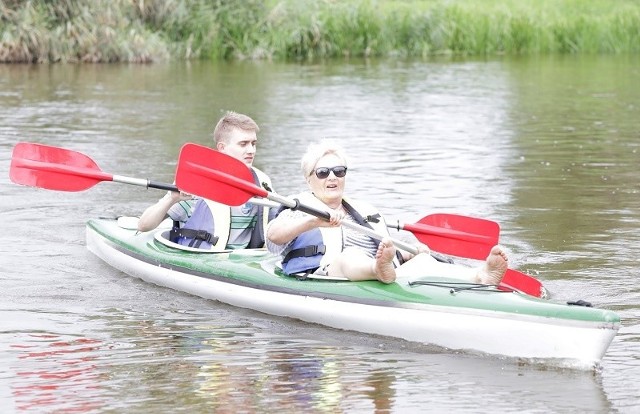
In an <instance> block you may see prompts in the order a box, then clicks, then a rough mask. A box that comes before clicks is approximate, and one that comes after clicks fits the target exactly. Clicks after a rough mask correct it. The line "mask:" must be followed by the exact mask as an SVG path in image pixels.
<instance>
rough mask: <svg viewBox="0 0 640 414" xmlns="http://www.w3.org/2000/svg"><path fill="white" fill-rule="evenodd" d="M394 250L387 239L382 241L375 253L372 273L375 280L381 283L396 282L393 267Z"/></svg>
mask: <svg viewBox="0 0 640 414" xmlns="http://www.w3.org/2000/svg"><path fill="white" fill-rule="evenodd" d="M395 255H396V248H395V246H394V245H393V243H392V242H391V240H389V239H388V238H385V239H382V241H381V242H380V244H379V245H378V251H377V252H376V263H375V266H374V271H375V273H376V278H377V279H378V280H379V281H381V282H382V283H393V282H395V280H396V269H395V267H394V266H393V258H394V257H395Z"/></svg>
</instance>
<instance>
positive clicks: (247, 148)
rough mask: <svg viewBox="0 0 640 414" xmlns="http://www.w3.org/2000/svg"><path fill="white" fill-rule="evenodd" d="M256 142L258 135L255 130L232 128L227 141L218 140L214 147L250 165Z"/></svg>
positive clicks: (254, 153)
mask: <svg viewBox="0 0 640 414" xmlns="http://www.w3.org/2000/svg"><path fill="white" fill-rule="evenodd" d="M257 142H258V137H257V136H256V133H255V131H245V130H243V129H240V128H233V129H232V130H231V134H230V138H229V142H219V143H218V145H217V146H216V148H217V150H218V151H220V152H222V153H225V154H227V155H230V156H232V157H233V158H235V159H237V160H240V161H242V162H244V163H245V164H246V165H247V166H249V167H250V166H251V164H253V159H254V158H255V156H256V144H257Z"/></svg>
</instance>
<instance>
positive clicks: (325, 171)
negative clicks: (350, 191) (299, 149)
mask: <svg viewBox="0 0 640 414" xmlns="http://www.w3.org/2000/svg"><path fill="white" fill-rule="evenodd" d="M331 171H333V175H335V176H336V177H338V178H342V177H344V176H345V175H347V167H342V166H340V167H331V168H327V167H320V168H316V169H315V173H316V177H318V178H319V179H321V180H324V179H325V178H327V177H328V176H329V173H331ZM311 173H312V174H313V171H312V172H311Z"/></svg>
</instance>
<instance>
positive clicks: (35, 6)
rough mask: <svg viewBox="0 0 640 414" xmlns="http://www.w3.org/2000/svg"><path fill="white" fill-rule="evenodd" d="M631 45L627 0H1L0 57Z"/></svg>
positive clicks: (315, 54)
mask: <svg viewBox="0 0 640 414" xmlns="http://www.w3.org/2000/svg"><path fill="white" fill-rule="evenodd" d="M639 51H640V3H638V2H637V1H634V0H616V1H611V0H457V1H452V0H395V1H394V0H377V1H376V0H242V1H236V0H135V1H133V0H57V1H55V2H51V1H46V0H0V62H34V63H35V62H154V61H163V60H169V59H216V60H217V59H279V60H293V59H303V60H308V59H314V58H335V57H349V56H419V57H424V56H429V55H434V54H461V55H494V54H536V53H538V54H539V53H637V52H639Z"/></svg>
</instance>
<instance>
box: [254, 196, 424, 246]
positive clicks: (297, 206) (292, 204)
mask: <svg viewBox="0 0 640 414" xmlns="http://www.w3.org/2000/svg"><path fill="white" fill-rule="evenodd" d="M266 198H268V199H269V200H271V201H275V202H277V203H279V204H282V205H284V206H286V207H289V208H290V209H292V210H300V211H302V212H304V213H307V214H311V215H312V216H316V217H319V218H321V219H323V220H327V221H329V219H330V217H331V216H330V214H329V213H328V212H327V211H322V210H318V209H315V208H313V207H311V206H308V205H305V204H302V203H300V201H299V200H298V199H290V198H286V197H282V196H280V195H278V194H275V193H270V192H267V197H266ZM342 225H343V226H344V227H348V228H350V229H352V230H356V231H359V232H361V233H364V234H366V235H367V236H369V237H371V238H373V239H376V240H382V239H383V238H384V237H386V236H383V235H381V234H378V233H377V232H375V231H374V230H373V229H370V228H368V227H365V226H361V225H360V224H357V223H353V222H350V221H347V220H343V221H342ZM391 242H392V243H393V244H394V245H395V246H396V247H398V248H400V249H402V250H405V251H407V252H409V253H412V254H418V253H419V251H418V248H417V247H415V246H414V245H412V244H409V243H405V242H403V241H402V240H397V239H392V238H391Z"/></svg>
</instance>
